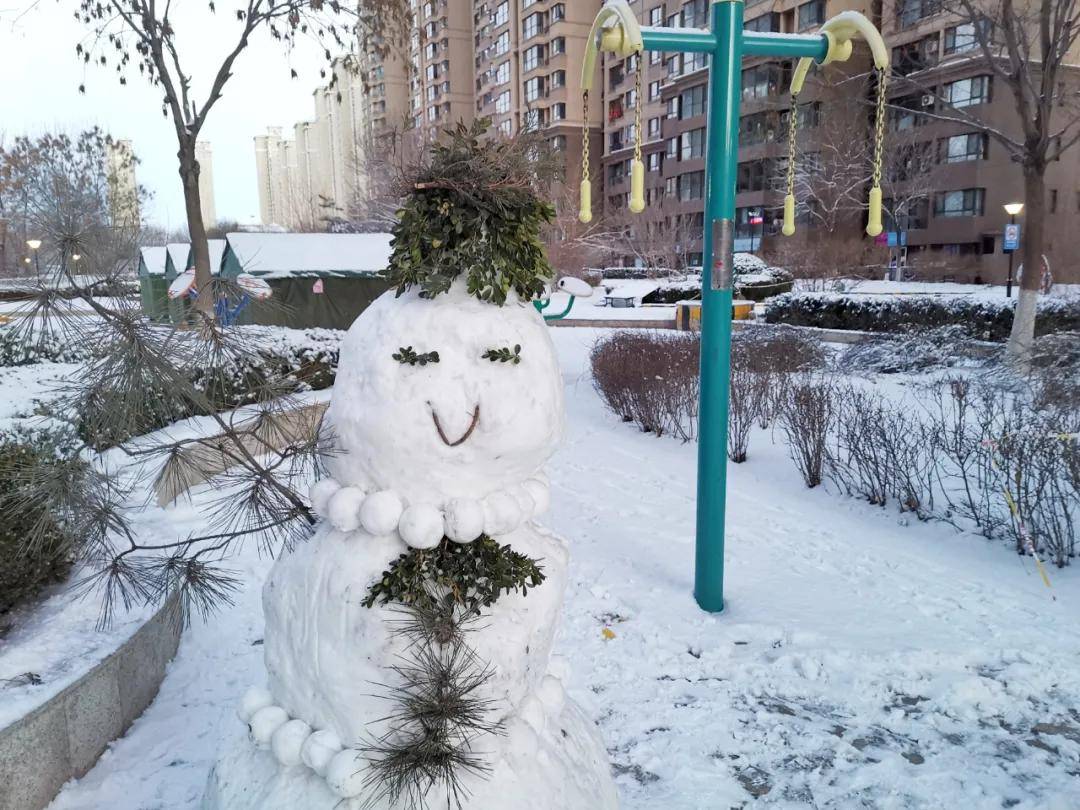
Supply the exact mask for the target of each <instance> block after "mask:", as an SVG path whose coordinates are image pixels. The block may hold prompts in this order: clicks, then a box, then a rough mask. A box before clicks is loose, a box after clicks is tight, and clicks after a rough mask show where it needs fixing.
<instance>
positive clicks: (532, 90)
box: [525, 76, 544, 101]
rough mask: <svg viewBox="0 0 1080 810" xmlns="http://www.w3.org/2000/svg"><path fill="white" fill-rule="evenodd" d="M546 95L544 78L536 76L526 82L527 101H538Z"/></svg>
mask: <svg viewBox="0 0 1080 810" xmlns="http://www.w3.org/2000/svg"><path fill="white" fill-rule="evenodd" d="M542 95H544V77H543V76H536V77H535V78H532V79H528V80H527V81H526V82H525V100H526V101H536V100H537V99H538V98H540V97H541V96H542Z"/></svg>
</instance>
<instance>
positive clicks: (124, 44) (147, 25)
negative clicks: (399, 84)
mask: <svg viewBox="0 0 1080 810" xmlns="http://www.w3.org/2000/svg"><path fill="white" fill-rule="evenodd" d="M72 2H73V3H74V4H75V7H76V16H77V18H78V19H79V20H80V22H82V23H83V25H85V26H86V27H87V28H88V29H89V32H90V33H89V34H88V35H87V37H85V38H84V40H83V41H82V42H80V43H79V44H78V45H77V46H76V52H77V53H78V54H79V56H80V57H81V58H82V59H83V60H84V61H85V62H86V63H87V64H90V63H94V64H99V65H101V66H108V65H109V64H110V63H111V64H113V65H115V68H116V71H117V74H118V76H119V81H120V83H121V84H126V83H127V74H128V72H129V70H130V69H131V68H132V66H134V67H136V68H137V69H138V71H139V73H140V74H141V75H142V76H143V77H145V78H146V79H147V80H148V81H149V82H150V83H151V84H153V85H154V86H155V87H158V88H159V89H160V90H161V92H162V94H163V100H162V112H163V113H164V114H165V115H166V116H168V117H170V118H171V119H172V123H173V127H174V129H175V132H176V140H177V147H178V148H177V158H178V159H179V164H180V165H179V172H180V180H181V183H182V184H183V189H184V206H185V209H186V213H187V222H188V233H189V235H190V238H191V248H192V256H193V259H194V262H195V279H196V287H197V289H198V290H199V291H206V292H208V291H209V289H210V285H211V273H210V250H209V246H208V245H207V237H206V223H204V222H203V218H202V206H201V201H200V198H199V171H200V168H199V162H198V160H197V159H196V157H195V144H196V141H197V140H198V138H199V133H200V132H201V131H202V128H203V127H204V126H205V124H206V121H207V119H208V117H209V115H210V112H211V110H213V108H214V107H215V105H217V103H218V102H219V101H220V100H221V97H222V94H223V92H224V90H225V86H226V85H227V83H228V81H229V79H230V78H231V77H232V75H233V72H234V70H235V69H236V66H237V60H238V59H239V57H240V55H241V54H242V53H243V52H244V50H245V49H246V48H247V47H248V45H249V44H250V42H251V40H252V38H253V37H255V36H256V35H259V34H261V33H263V32H266V33H267V34H269V35H270V36H271V37H273V38H274V39H276V40H278V41H280V42H282V43H283V45H284V47H285V48H286V50H289V49H291V48H292V47H293V46H294V45H295V44H296V43H297V42H299V41H301V40H302V39H305V38H307V39H311V40H313V41H314V42H315V43H316V44H317V46H318V47H320V48H321V49H322V50H323V53H324V56H325V58H326V61H327V64H329V63H330V62H331V61H332V58H333V55H332V54H331V52H330V48H331V47H335V48H336V49H338V50H342V49H348V48H350V47H351V46H352V44H353V43H354V42H355V41H356V35H357V32H359V34H360V38H361V39H362V40H363V41H362V42H361V46H362V47H364V48H370V49H372V50H374V51H376V52H386V50H387V48H388V43H389V42H391V41H392V39H393V38H392V37H386V36H384V34H387V33H391V34H398V33H400V32H401V31H403V30H404V29H405V26H406V23H407V22H408V21H409V19H410V17H409V6H408V4H407V3H406V2H405V0H361V2H360V3H359V7H356V6H353V5H350V4H341V3H340V2H338V1H337V0H331V1H330V2H326V0H243V2H242V3H241V4H240V7H239V8H237V9H236V10H235V11H234V12H231V13H229V14H227V15H224V16H222V17H218V16H217V15H216V10H215V5H214V2H213V1H212V0H211V2H210V3H209V6H208V9H207V11H206V12H204V13H205V14H207V18H206V19H205V21H204V22H203V26H204V30H205V28H210V27H221V26H224V25H232V26H234V28H235V39H234V40H233V44H232V46H231V47H230V48H229V49H228V51H227V52H226V54H225V56H224V58H223V59H222V60H221V63H220V64H219V65H218V66H217V67H216V69H211V71H210V75H212V76H213V78H212V80H211V82H210V85H209V89H208V90H207V91H206V94H205V96H204V97H203V98H201V99H197V98H196V91H195V88H194V86H193V77H194V70H195V66H196V65H197V64H199V62H200V61H201V60H203V59H205V57H206V55H205V51H204V43H200V42H198V41H194V40H193V41H192V42H191V43H190V44H189V45H188V46H187V47H189V48H190V50H184V49H183V47H182V44H181V42H180V41H179V37H178V35H177V31H176V28H175V26H174V22H175V21H176V20H175V17H174V16H173V11H174V9H173V4H172V3H171V2H169V0H165V2H158V0H72ZM188 6H189V8H190V4H188ZM358 22H359V23H360V24H359V25H357V23H358ZM184 56H186V57H187V58H186V59H185V58H184ZM321 73H322V75H323V76H324V77H325V76H326V73H327V71H326V69H323V70H322V71H321ZM331 74H332V75H333V72H332V71H331ZM292 75H293V76H294V77H295V76H296V71H295V70H293V71H292ZM334 79H336V76H333V78H332V79H331V81H332V82H333V81H334ZM80 90H83V91H85V85H84V86H82V87H80ZM213 306H214V301H213V296H211V295H209V294H205V293H204V294H202V295H200V296H199V298H198V308H199V310H200V311H201V312H202V314H203V315H204V316H205V317H207V318H212V317H213Z"/></svg>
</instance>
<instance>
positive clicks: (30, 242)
mask: <svg viewBox="0 0 1080 810" xmlns="http://www.w3.org/2000/svg"><path fill="white" fill-rule="evenodd" d="M26 246H27V247H28V248H30V252H31V253H33V254H34V272H35V273H37V274H38V278H40V277H41V265H40V264H39V263H38V249H39V248H40V247H41V240H40V239H27V240H26ZM26 263H27V264H30V262H29V261H27V262H26Z"/></svg>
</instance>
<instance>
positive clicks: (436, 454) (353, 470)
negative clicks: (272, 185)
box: [327, 281, 563, 505]
mask: <svg viewBox="0 0 1080 810" xmlns="http://www.w3.org/2000/svg"><path fill="white" fill-rule="evenodd" d="M403 349H404V350H406V351H404V352H403V351H402V350H403ZM395 355H397V357H395ZM436 355H437V360H436V359H435V356H436ZM515 361H516V362H515ZM328 422H329V425H330V428H331V430H332V431H333V440H334V444H335V447H336V450H337V452H336V453H335V454H333V455H332V456H331V457H330V458H329V459H328V461H327V465H328V467H329V468H330V471H331V473H332V475H333V476H334V478H335V479H336V480H337V481H338V482H339V483H341V484H343V485H351V486H355V487H359V488H360V489H362V490H364V491H366V492H372V491H374V490H381V489H392V490H394V491H396V492H398V493H400V494H401V495H402V496H403V497H404V498H405V500H406V501H407V502H410V503H431V504H436V505H440V504H442V503H444V502H446V501H447V500H449V499H451V498H482V497H484V496H485V495H487V494H490V493H492V492H494V491H495V490H497V489H500V488H505V487H507V486H512V485H515V484H520V483H522V482H523V481H525V480H527V479H528V478H529V477H530V476H532V475H534V474H535V473H536V472H537V471H538V470H539V469H540V467H541V466H542V465H543V463H544V462H545V461H546V460H547V458H548V457H549V456H550V455H551V453H552V452H553V450H554V449H555V446H556V445H557V443H558V440H559V438H560V436H561V433H562V428H563V402H562V380H561V377H560V375H559V369H558V364H557V362H556V359H555V353H554V349H553V346H552V343H551V338H550V336H549V334H548V330H547V327H546V326H545V325H544V321H543V319H542V318H541V317H540V315H539V314H538V313H537V311H536V309H535V308H534V307H533V306H532V305H531V304H527V303H520V302H518V301H517V300H516V298H515V297H513V296H511V298H510V299H509V300H508V301H507V303H506V304H505V305H503V306H495V305H493V304H490V303H485V302H482V301H480V300H478V299H477V298H476V297H475V296H473V295H470V294H469V293H468V292H467V290H466V287H465V283H464V281H457V282H455V283H454V284H453V285H452V286H451V289H450V290H449V291H448V292H446V293H444V294H440V295H437V296H435V297H433V298H422V297H421V296H420V294H419V293H418V291H416V290H412V291H410V292H407V293H405V294H403V295H401V296H399V297H395V295H394V293H393V292H388V293H386V294H384V295H383V296H382V297H380V298H379V299H378V300H377V301H375V303H374V304H372V305H371V306H370V307H369V308H368V309H367V310H366V311H365V312H364V313H363V314H362V315H361V316H360V317H359V318H357V320H356V322H355V323H354V324H353V325H352V327H351V328H350V329H349V332H348V334H347V335H346V337H345V340H344V342H343V343H342V346H341V356H340V359H339V363H338V375H337V382H336V384H335V386H334V394H333V398H332V401H331V405H330V411H329V416H328Z"/></svg>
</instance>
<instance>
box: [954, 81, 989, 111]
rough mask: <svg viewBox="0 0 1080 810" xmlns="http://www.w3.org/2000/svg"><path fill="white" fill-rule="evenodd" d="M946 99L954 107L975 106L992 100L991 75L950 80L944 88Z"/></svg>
mask: <svg viewBox="0 0 1080 810" xmlns="http://www.w3.org/2000/svg"><path fill="white" fill-rule="evenodd" d="M943 89H944V92H943V95H944V97H945V101H947V102H948V103H949V104H951V105H952V106H953V107H974V106H975V105H976V104H985V103H987V102H988V101H990V77H989V76H972V77H971V78H970V79H960V80H958V81H955V82H949V83H948V84H946V85H945V87H944V88H943Z"/></svg>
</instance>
